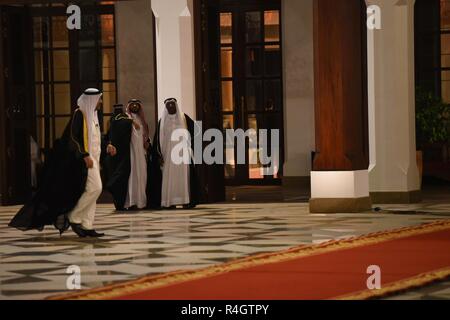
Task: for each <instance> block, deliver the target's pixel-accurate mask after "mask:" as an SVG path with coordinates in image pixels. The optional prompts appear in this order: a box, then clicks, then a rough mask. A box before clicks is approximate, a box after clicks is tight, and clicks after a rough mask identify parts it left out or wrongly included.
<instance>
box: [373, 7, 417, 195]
mask: <svg viewBox="0 0 450 320" xmlns="http://www.w3.org/2000/svg"><path fill="white" fill-rule="evenodd" d="M366 2H367V5H368V6H369V8H370V6H372V5H375V6H378V8H379V9H380V11H379V12H380V13H381V28H380V29H373V30H371V29H368V31H367V32H368V68H369V72H368V73H369V81H368V87H369V139H370V167H369V185H370V195H371V198H372V201H373V202H374V203H411V202H417V201H419V200H420V179H419V171H418V168H417V162H416V133H415V83H414V3H415V1H414V0H402V1H399V0H368V1H366Z"/></svg>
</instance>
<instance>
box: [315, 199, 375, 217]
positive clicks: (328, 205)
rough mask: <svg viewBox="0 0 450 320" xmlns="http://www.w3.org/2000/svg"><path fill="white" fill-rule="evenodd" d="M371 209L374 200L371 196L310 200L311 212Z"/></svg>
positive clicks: (345, 211)
mask: <svg viewBox="0 0 450 320" xmlns="http://www.w3.org/2000/svg"><path fill="white" fill-rule="evenodd" d="M371 210H372V201H371V200H370V197H364V198H347V199H345V198H336V199H332V198H330V199H311V200H309V211H310V212H311V213H357V212H366V211H371Z"/></svg>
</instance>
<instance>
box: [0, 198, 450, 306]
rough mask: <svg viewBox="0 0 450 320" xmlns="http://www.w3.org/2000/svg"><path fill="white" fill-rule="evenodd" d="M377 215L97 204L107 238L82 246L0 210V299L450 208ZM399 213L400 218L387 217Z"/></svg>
mask: <svg viewBox="0 0 450 320" xmlns="http://www.w3.org/2000/svg"><path fill="white" fill-rule="evenodd" d="M383 209H385V211H382V212H379V213H375V212H374V213H363V214H333V215H324V214H310V213H309V212H308V205H307V204H305V203H272V204H216V205H203V206H200V207H199V208H198V209H197V210H195V211H183V210H177V211H159V212H156V211H155V212H140V213H136V214H117V213H115V212H114V210H113V208H112V206H110V205H100V206H99V208H98V213H97V218H96V223H97V227H98V228H99V229H100V230H101V231H104V232H106V233H107V237H106V238H104V239H102V240H96V241H95V240H80V239H78V238H77V237H76V236H75V235H74V234H73V233H71V232H70V231H69V232H68V233H67V234H64V235H63V236H62V237H59V235H58V234H57V232H55V230H54V229H53V228H50V227H49V228H47V229H46V230H44V231H43V232H37V231H36V232H35V231H31V232H26V233H23V232H20V231H17V230H15V229H11V228H8V227H7V226H6V225H7V223H8V222H9V220H10V219H11V217H12V216H13V214H14V213H15V212H16V211H17V210H18V207H0V254H1V259H0V299H39V298H44V297H46V296H48V295H52V294H55V293H60V292H64V291H66V290H67V289H66V280H67V277H68V275H67V274H66V270H67V268H68V267H69V266H70V265H78V266H80V268H81V282H82V287H83V288H92V287H98V286H103V285H107V284H110V283H113V282H116V281H121V280H128V279H133V278H136V277H138V276H142V275H147V274H157V273H162V272H169V271H174V270H181V269H194V268H201V267H205V266H210V265H213V264H218V263H221V262H224V261H229V260H231V259H235V258H239V257H244V256H248V255H252V254H256V253H261V252H271V251H277V250H281V249H285V248H289V247H292V246H296V245H299V244H311V243H321V242H323V241H327V240H330V239H340V238H347V237H351V236H356V235H362V234H367V233H370V232H375V231H381V230H388V229H394V228H399V227H404V226H412V225H418V224H421V223H426V222H431V221H435V220H437V219H447V218H450V204H442V203H435V204H423V205H419V206H417V205H416V206H386V207H383ZM398 210H403V211H405V212H404V214H394V213H393V212H397V211H398ZM417 211H420V212H421V213H420V214H419V213H417ZM414 212H416V213H415V214H412V213H414ZM445 288H446V290H447V291H448V288H449V286H446V287H445ZM424 294H426V295H429V293H424ZM419 295H420V293H419ZM440 296H441V294H440V293H439V297H440Z"/></svg>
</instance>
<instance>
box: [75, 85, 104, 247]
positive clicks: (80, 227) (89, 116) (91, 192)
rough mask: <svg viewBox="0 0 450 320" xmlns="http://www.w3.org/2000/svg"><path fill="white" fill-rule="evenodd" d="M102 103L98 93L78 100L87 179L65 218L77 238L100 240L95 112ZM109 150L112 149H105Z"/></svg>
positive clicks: (98, 146) (98, 145)
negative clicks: (82, 123)
mask: <svg viewBox="0 0 450 320" xmlns="http://www.w3.org/2000/svg"><path fill="white" fill-rule="evenodd" d="M101 103H102V94H101V92H100V91H99V90H97V89H87V90H86V91H85V92H84V93H83V94H82V95H81V97H80V98H79V99H78V107H79V110H80V111H81V112H82V113H83V117H84V121H85V128H86V129H87V144H88V150H89V155H87V156H86V157H85V158H84V161H85V163H86V167H87V168H88V175H87V181H86V189H85V191H84V193H83V194H82V196H81V198H80V199H79V200H78V203H77V205H76V206H75V208H74V209H73V210H72V211H71V212H70V213H69V214H68V218H69V222H70V225H71V227H72V230H73V231H74V232H75V233H76V234H77V235H78V236H80V237H95V238H97V237H103V236H104V234H103V233H97V232H96V231H95V230H94V219H95V210H96V208H97V199H98V198H99V196H100V194H101V193H102V179H101V176H100V154H101V132H100V125H99V121H98V116H97V110H98V109H99V108H100V106H101ZM108 147H109V148H111V146H108Z"/></svg>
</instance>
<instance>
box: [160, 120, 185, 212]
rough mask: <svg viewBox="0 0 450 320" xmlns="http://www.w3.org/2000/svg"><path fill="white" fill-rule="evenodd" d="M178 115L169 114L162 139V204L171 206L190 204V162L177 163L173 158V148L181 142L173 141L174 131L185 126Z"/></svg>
mask: <svg viewBox="0 0 450 320" xmlns="http://www.w3.org/2000/svg"><path fill="white" fill-rule="evenodd" d="M177 120H178V119H177V115H176V114H174V115H167V117H166V118H165V123H164V128H163V130H164V134H163V137H164V138H163V141H160V144H161V152H162V156H163V160H164V165H163V168H162V188H161V206H162V207H165V208H167V207H171V206H177V205H185V204H189V202H190V197H189V164H185V163H181V164H175V163H173V161H172V160H171V153H172V149H173V148H174V147H175V146H176V145H177V144H178V143H179V142H178V141H172V139H171V136H172V132H173V131H174V130H176V129H181V128H184V124H183V123H179V122H178V121H177Z"/></svg>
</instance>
